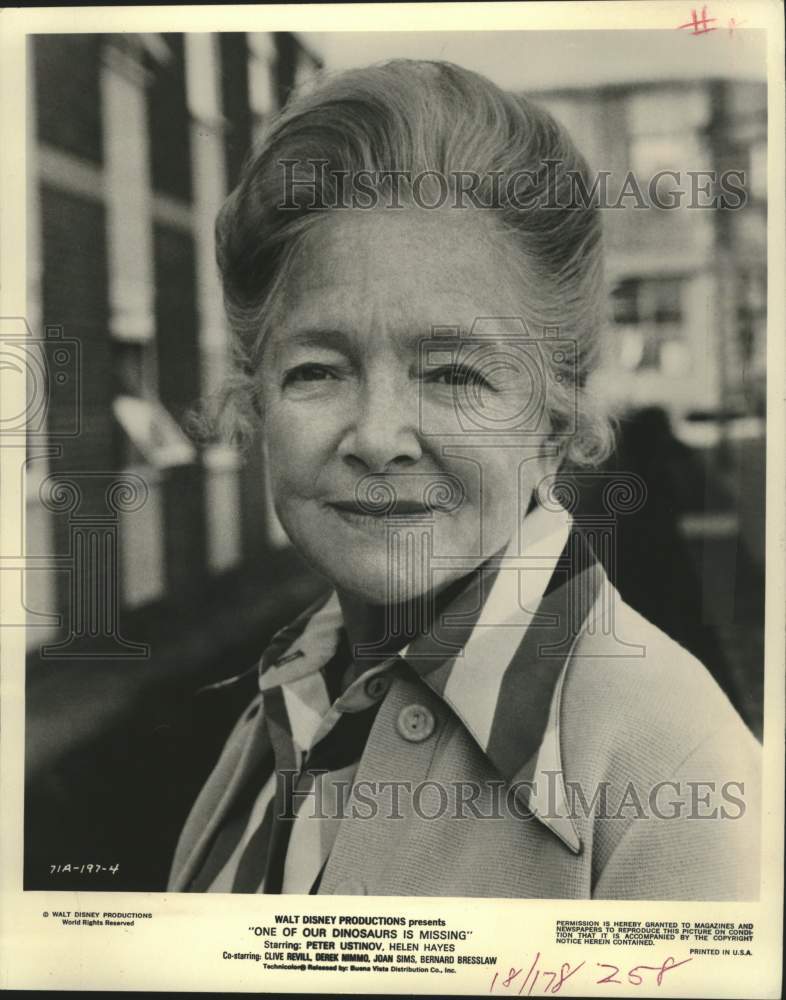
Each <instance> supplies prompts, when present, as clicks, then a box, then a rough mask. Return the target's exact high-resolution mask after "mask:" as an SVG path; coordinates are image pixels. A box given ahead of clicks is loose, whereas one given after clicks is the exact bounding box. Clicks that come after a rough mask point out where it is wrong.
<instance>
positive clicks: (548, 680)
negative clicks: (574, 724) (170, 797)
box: [259, 507, 605, 853]
mask: <svg viewBox="0 0 786 1000" xmlns="http://www.w3.org/2000/svg"><path fill="white" fill-rule="evenodd" d="M520 534H521V538H515V539H514V540H512V541H511V543H510V544H509V545H508V546H507V548H506V549H505V551H504V552H503V553H502V554H501V555H499V556H496V557H494V558H492V559H490V560H488V561H487V562H485V563H484V564H483V565H482V566H481V567H479V568H478V569H477V570H476V571H474V572H473V573H471V574H470V575H469V577H468V580H467V583H466V585H465V586H464V587H463V589H462V590H461V592H460V593H459V594H458V596H457V597H456V598H455V599H454V600H453V601H452V602H451V604H450V605H449V606H448V608H447V609H446V610H445V611H444V612H443V614H442V615H441V616H440V619H439V624H438V625H437V626H435V627H434V628H432V630H431V631H430V632H429V633H428V634H424V635H422V636H418V637H417V638H416V639H415V640H413V641H412V642H411V643H410V644H409V645H408V646H406V647H405V648H404V649H402V650H401V652H400V653H398V654H397V655H396V656H393V657H391V658H390V659H388V660H386V661H385V662H384V663H382V664H381V665H378V666H375V667H373V668H371V669H369V670H367V671H365V672H364V673H363V674H361V676H360V677H359V678H357V679H356V680H355V681H354V682H353V683H351V684H350V685H349V687H348V688H347V689H346V690H345V691H344V692H343V693H342V694H341V695H340V696H339V697H338V698H337V699H336V700H335V701H334V702H331V700H330V697H329V695H328V692H327V685H326V683H325V678H324V674H323V670H322V668H323V667H325V666H326V665H327V663H328V662H329V661H330V660H331V658H332V657H333V656H334V655H335V653H336V650H337V649H338V647H339V643H340V642H341V640H342V637H344V638H345V636H344V630H343V620H342V615H341V608H340V605H339V602H338V597H337V595H336V594H335V592H334V593H332V594H330V595H329V596H328V598H327V599H324V598H323V599H322V600H321V601H320V602H318V603H317V604H316V605H313V606H312V607H310V608H308V609H307V610H306V611H305V612H303V613H302V614H301V615H300V616H299V617H298V618H297V619H296V620H295V621H294V622H292V624H291V625H289V626H287V627H286V628H285V629H282V630H281V631H280V632H278V633H277V634H276V636H275V637H274V639H273V641H272V643H271V644H270V646H269V647H268V649H267V650H266V651H265V654H264V655H263V657H262V661H261V663H260V666H259V688H260V691H261V692H262V697H263V698H264V700H265V704H266V710H267V711H266V714H269V716H270V718H271V725H272V726H273V727H274V728H275V729H277V730H280V732H279V734H278V735H279V739H278V740H277V741H276V742H278V743H279V745H280V744H281V735H282V733H286V740H287V743H289V744H291V753H292V759H291V763H292V764H295V765H298V764H299V763H300V762H302V757H303V754H304V753H305V752H306V751H307V750H308V749H309V748H310V747H312V746H314V745H315V744H316V743H318V742H319V740H321V739H322V737H323V736H324V735H326V733H328V732H329V731H330V730H331V729H332V727H333V726H334V725H335V723H336V721H337V720H338V718H339V717H340V716H341V714H342V712H346V711H358V710H360V709H362V708H365V707H367V706H368V705H369V704H371V702H372V699H370V698H369V696H368V694H367V692H366V688H367V682H368V680H369V678H371V677H372V676H374V675H375V674H384V673H386V672H388V671H390V670H391V669H392V668H393V667H394V666H396V665H397V664H398V665H400V664H402V663H405V664H408V665H409V667H410V668H411V669H413V670H414V671H415V672H416V673H417V674H418V676H419V677H420V678H421V679H422V680H423V681H424V682H425V683H426V684H427V685H428V686H429V687H430V688H431V690H432V691H433V692H434V693H435V694H436V695H437V696H438V697H439V698H441V699H442V701H443V702H444V703H445V704H447V705H448V706H449V707H450V708H451V709H452V711H453V712H454V713H455V715H456V716H457V717H458V718H459V719H460V720H461V722H462V723H463V725H464V726H465V727H466V729H467V731H468V732H469V733H470V735H471V736H472V738H473V739H474V740H475V742H476V743H477V744H478V746H479V747H480V749H481V750H482V751H483V752H484V753H485V754H486V756H487V757H488V759H489V761H490V762H491V763H492V765H493V766H494V767H495V768H496V770H497V771H498V772H499V774H500V775H501V776H502V777H503V778H504V779H505V780H506V781H507V782H508V783H509V784H510V785H512V786H514V787H515V790H516V794H517V796H518V797H519V799H520V800H521V801H522V804H523V805H524V806H525V807H526V808H527V809H529V810H530V811H531V812H532V813H533V814H534V815H535V816H536V817H537V818H538V819H539V820H540V821H541V823H543V824H544V825H545V826H546V827H547V828H548V829H550V830H551V831H552V832H553V833H554V834H555V835H556V836H557V837H559V839H560V840H561V841H562V842H563V843H564V844H565V845H566V846H567V847H569V848H570V850H572V851H573V852H574V853H578V852H579V851H580V850H581V840H580V837H579V834H578V832H577V830H576V826H575V823H574V821H573V819H572V817H571V815H570V810H569V808H568V799H567V794H566V787H565V778H564V774H563V769H562V760H561V751H560V726H559V723H560V718H559V706H560V697H561V692H562V688H563V685H564V682H565V677H566V674H567V668H568V664H569V658H570V653H571V651H572V648H573V645H574V643H575V640H576V637H577V636H578V634H579V632H580V631H581V629H582V627H583V624H584V622H585V620H586V618H587V616H588V614H589V611H590V609H591V607H592V605H593V604H594V602H595V599H596V597H597V595H598V593H599V590H600V588H601V585H602V583H603V581H604V579H605V574H604V572H603V569H602V567H601V566H600V563H599V562H598V561H597V559H596V558H595V556H594V554H593V552H592V549H591V548H590V546H589V544H588V543H587V541H586V540H585V539H584V537H583V536H582V534H581V533H580V532H579V531H577V530H576V529H575V527H574V526H573V524H572V521H571V518H570V516H569V515H568V514H567V513H566V512H565V511H555V510H547V509H545V508H543V507H539V508H536V509H535V510H533V511H532V512H531V513H530V514H528V515H527V517H526V518H525V519H524V520H523V522H522V530H521V532H520ZM519 552H521V553H523V554H522V555H518V553H519ZM524 570H526V572H522V571H524Z"/></svg>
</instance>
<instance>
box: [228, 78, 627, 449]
mask: <svg viewBox="0 0 786 1000" xmlns="http://www.w3.org/2000/svg"><path fill="white" fill-rule="evenodd" d="M314 163H320V164H321V165H323V168H321V169H320V170H319V171H318V172H315V170H314V167H313V164H314ZM282 164H288V166H286V167H283V166H282ZM307 165H310V166H309V169H308V171H306V166H307ZM283 170H288V171H289V176H290V177H291V178H292V179H293V180H294V181H297V180H300V181H302V180H303V178H304V177H306V176H308V177H309V179H310V180H311V185H310V188H307V187H306V186H305V185H301V186H298V185H297V184H294V185H293V187H292V190H291V192H290V197H291V199H292V200H291V201H290V203H289V204H288V205H286V207H284V206H282V201H283V200H284V189H283V187H282V176H283V174H282V171H283ZM360 172H366V175H367V176H371V177H375V178H377V183H376V190H377V191H378V192H379V193H380V194H381V195H383V196H389V195H390V185H391V178H392V177H393V176H394V175H396V174H397V175H398V182H397V183H398V190H399V192H400V195H401V197H402V199H403V202H404V204H406V205H409V206H412V205H413V203H414V199H413V193H414V192H413V185H412V180H411V179H412V178H413V177H418V176H419V175H420V176H421V178H422V175H423V174H426V173H431V174H432V177H433V178H439V179H440V183H441V184H447V185H448V187H449V190H450V192H451V194H452V195H457V194H458V193H459V192H458V191H457V181H458V179H459V178H460V177H461V175H462V174H465V175H466V174H468V173H471V174H472V175H473V176H478V177H479V182H478V185H477V186H476V187H475V188H474V189H473V195H474V198H475V199H476V201H477V202H478V205H476V206H475V207H474V208H472V207H471V208H470V210H475V211H483V212H484V215H486V216H488V217H489V218H491V219H492V220H493V223H494V224H495V225H494V226H493V228H494V231H495V233H496V234H497V237H498V239H499V241H500V244H501V245H502V247H503V249H504V250H505V252H506V255H507V257H508V259H509V260H510V261H511V262H512V263H513V265H514V266H515V267H516V269H517V273H520V275H521V280H522V289H524V288H526V289H527V294H526V295H524V294H522V296H521V298H522V316H525V317H526V318H527V320H528V321H530V322H532V321H534V323H535V324H536V326H537V327H541V328H543V329H544V330H548V329H549V328H551V329H553V328H558V329H559V337H560V338H561V339H567V340H572V341H574V342H575V344H576V348H577V349H576V353H575V356H574V357H571V356H564V355H562V354H560V352H552V355H551V356H550V355H549V354H548V352H546V357H547V358H549V360H548V364H547V368H548V371H547V374H548V376H549V385H548V403H547V406H548V415H549V419H550V426H551V427H552V429H553V430H554V431H555V432H556V433H557V434H560V433H563V434H564V438H563V444H564V447H563V456H564V457H565V458H566V459H568V460H569V461H570V462H572V463H575V464H585V465H586V464H596V463H597V462H599V461H602V460H603V459H604V458H605V457H606V456H607V455H608V454H609V452H610V451H611V447H612V444H613V433H612V422H611V419H610V417H609V414H608V413H607V411H606V409H605V407H604V406H603V403H602V401H601V400H599V399H597V398H595V397H593V395H592V394H590V393H589V392H588V389H587V378H588V376H589V374H590V373H591V372H592V371H593V370H594V369H595V368H596V366H597V365H598V362H599V359H600V355H601V350H602V337H601V330H602V307H603V302H604V283H603V267H602V244H601V225H600V217H599V211H598V209H597V208H596V207H594V206H592V205H591V204H586V199H585V200H584V201H583V202H580V201H577V200H576V187H575V179H576V177H579V178H580V179H581V180H582V181H583V185H584V190H585V191H586V190H588V188H589V186H590V185H589V184H588V183H587V182H588V180H589V169H588V166H587V163H586V161H585V160H584V158H583V156H582V155H581V153H580V152H579V151H578V150H577V149H576V147H575V145H574V144H573V141H572V140H571V138H570V136H569V135H568V133H567V132H566V130H565V129H564V128H563V127H562V126H561V125H560V124H558V123H557V122H556V121H555V120H554V118H552V116H551V115H550V114H548V113H547V112H546V111H544V110H543V109H542V108H539V107H537V106H536V105H535V104H533V103H532V102H531V101H529V100H527V99H526V98H524V97H521V96H517V95H514V94H511V93H506V92H505V91H502V90H500V89H499V88H498V87H497V86H495V85H494V84H493V83H491V82H490V81H489V80H487V79H485V78H484V77H482V76H480V75H479V74H477V73H474V72H471V71H469V70H466V69H463V68H462V67H459V66H456V65H453V64H451V63H446V62H428V61H412V60H393V61H391V62H388V63H384V64H382V65H378V66H371V67H368V68H364V69H359V70H352V71H349V72H345V73H342V74H340V75H337V76H334V77H332V78H330V79H328V80H326V81H325V80H322V81H319V82H318V83H317V84H316V85H315V86H314V87H312V88H311V89H310V90H309V91H307V92H301V93H299V94H296V95H295V97H294V98H293V99H292V100H291V101H290V103H289V104H288V105H287V107H286V108H285V109H284V110H283V111H282V112H281V113H280V114H279V115H278V116H277V117H276V118H275V119H274V120H273V121H272V122H271V123H270V126H269V128H268V130H267V133H266V135H264V137H263V138H262V140H261V142H260V144H259V146H258V148H257V149H255V150H254V151H252V153H251V155H250V156H249V158H248V159H247V161H246V163H245V166H244V170H243V173H242V177H241V180H240V182H239V184H238V186H237V187H236V188H235V190H234V191H233V192H232V193H231V194H230V195H229V197H228V198H227V200H226V202H225V203H224V205H223V207H222V209H221V211H220V213H219V215H218V218H217V221H216V248H217V259H218V265H219V269H220V272H221V277H222V281H223V289H224V303H225V308H226V313H227V318H228V321H229V324H230V327H231V330H232V335H233V339H232V346H233V352H232V357H233V368H232V371H231V373H230V375H229V377H228V378H227V380H226V384H225V387H224V390H223V393H222V394H221V400H220V403H219V406H218V408H217V411H216V412H217V413H218V414H219V415H220V416H219V419H218V421H217V426H218V427H219V428H221V429H222V430H223V431H224V432H227V431H228V432H229V434H230V435H231V436H233V437H234V438H235V439H236V440H239V441H243V440H246V439H248V438H249V437H250V436H251V435H252V434H253V433H254V431H255V430H256V429H257V428H258V427H259V420H260V414H261V411H262V404H261V400H260V398H259V393H260V379H259V378H258V372H259V370H260V365H261V364H262V354H263V349H264V344H265V340H266V336H267V332H268V329H269V324H270V318H271V315H272V307H273V305H274V304H275V302H276V301H278V298H279V297H280V295H281V294H282V293H284V292H285V286H286V279H287V274H288V269H289V263H290V261H291V260H292V258H293V255H294V254H295V253H296V251H297V249H298V247H299V246H300V243H301V241H302V239H303V238H304V236H305V234H306V233H307V232H308V231H309V230H310V229H311V227H312V226H314V225H316V224H317V223H318V222H319V220H320V218H322V217H323V215H324V213H325V212H326V211H331V208H330V206H334V205H336V203H337V201H338V200H340V198H341V192H340V191H339V189H338V183H339V179H340V178H341V176H342V175H347V174H348V175H353V174H356V173H360ZM513 176H516V177H526V179H527V181H528V187H527V192H526V206H524V207H523V206H522V201H521V198H520V196H519V193H518V191H517V190H516V189H509V186H508V185H503V184H500V182H499V179H500V178H510V177H513ZM443 178H444V179H445V180H444V181H442V179H443ZM495 178H497V180H496V181H495ZM315 183H316V187H315ZM459 183H460V182H459ZM503 187H504V190H502V188H503ZM307 194H308V197H306V195H307ZM456 203H457V202H456ZM486 206H488V208H489V210H488V211H485V207H486ZM533 290H534V295H533ZM568 426H570V432H569V433H566V431H565V429H566V428H568Z"/></svg>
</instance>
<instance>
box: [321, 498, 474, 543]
mask: <svg viewBox="0 0 786 1000" xmlns="http://www.w3.org/2000/svg"><path fill="white" fill-rule="evenodd" d="M325 506H327V507H329V508H330V509H331V510H333V511H334V512H335V513H336V514H337V515H338V516H339V517H340V518H341V519H342V521H345V522H346V523H347V524H351V525H352V526H353V527H356V528H362V529H364V530H366V531H370V532H373V533H374V534H381V535H386V534H387V533H388V532H389V531H395V529H396V528H397V527H404V526H409V525H415V524H419V523H420V524H424V525H426V524H431V523H433V521H434V517H435V515H441V516H445V515H446V514H452V513H455V511H452V510H447V509H444V508H443V509H440V508H439V507H432V506H429V505H428V504H424V503H423V502H422V501H416V500H396V501H395V502H393V503H392V504H386V505H385V508H384V509H383V510H379V511H374V510H373V508H372V509H370V506H367V505H365V504H359V503H358V502H357V501H356V500H330V501H328V502H327V503H326V504H325Z"/></svg>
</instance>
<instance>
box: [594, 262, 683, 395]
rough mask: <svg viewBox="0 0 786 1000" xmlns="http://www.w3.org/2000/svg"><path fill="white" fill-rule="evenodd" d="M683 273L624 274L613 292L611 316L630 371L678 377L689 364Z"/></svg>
mask: <svg viewBox="0 0 786 1000" xmlns="http://www.w3.org/2000/svg"><path fill="white" fill-rule="evenodd" d="M686 280H687V279H686V278H684V277H682V276H659V277H646V278H644V277H641V278H632V277H631V278H625V279H624V280H623V281H621V282H619V284H618V285H617V286H616V287H615V289H614V290H613V292H612V297H611V306H612V320H613V323H614V325H615V326H616V327H617V333H618V336H619V341H620V358H621V361H622V364H623V365H624V367H625V368H627V370H628V371H643V370H646V369H650V370H654V371H657V372H660V373H661V374H663V375H668V376H673V377H679V376H682V375H684V374H685V373H686V371H687V370H689V368H690V362H691V358H690V351H689V348H688V346H687V344H686V343H685V330H684V301H683V299H684V288H685V283H686Z"/></svg>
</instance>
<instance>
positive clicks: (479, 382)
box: [428, 365, 494, 389]
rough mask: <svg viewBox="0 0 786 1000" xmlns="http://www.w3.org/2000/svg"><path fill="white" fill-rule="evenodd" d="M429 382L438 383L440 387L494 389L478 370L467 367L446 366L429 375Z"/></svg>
mask: <svg viewBox="0 0 786 1000" xmlns="http://www.w3.org/2000/svg"><path fill="white" fill-rule="evenodd" d="M428 381H429V382H436V383H437V384H438V385H448V386H451V387H452V388H457V387H464V388H466V387H470V386H474V387H476V388H480V389H493V388H494V387H493V386H492V384H491V383H490V382H489V381H488V379H486V378H485V377H484V376H483V374H482V373H481V372H479V371H478V370H477V369H476V368H468V367H466V366H465V365H446V366H445V367H444V368H437V369H436V370H435V371H433V372H430V373H429V375H428Z"/></svg>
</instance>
